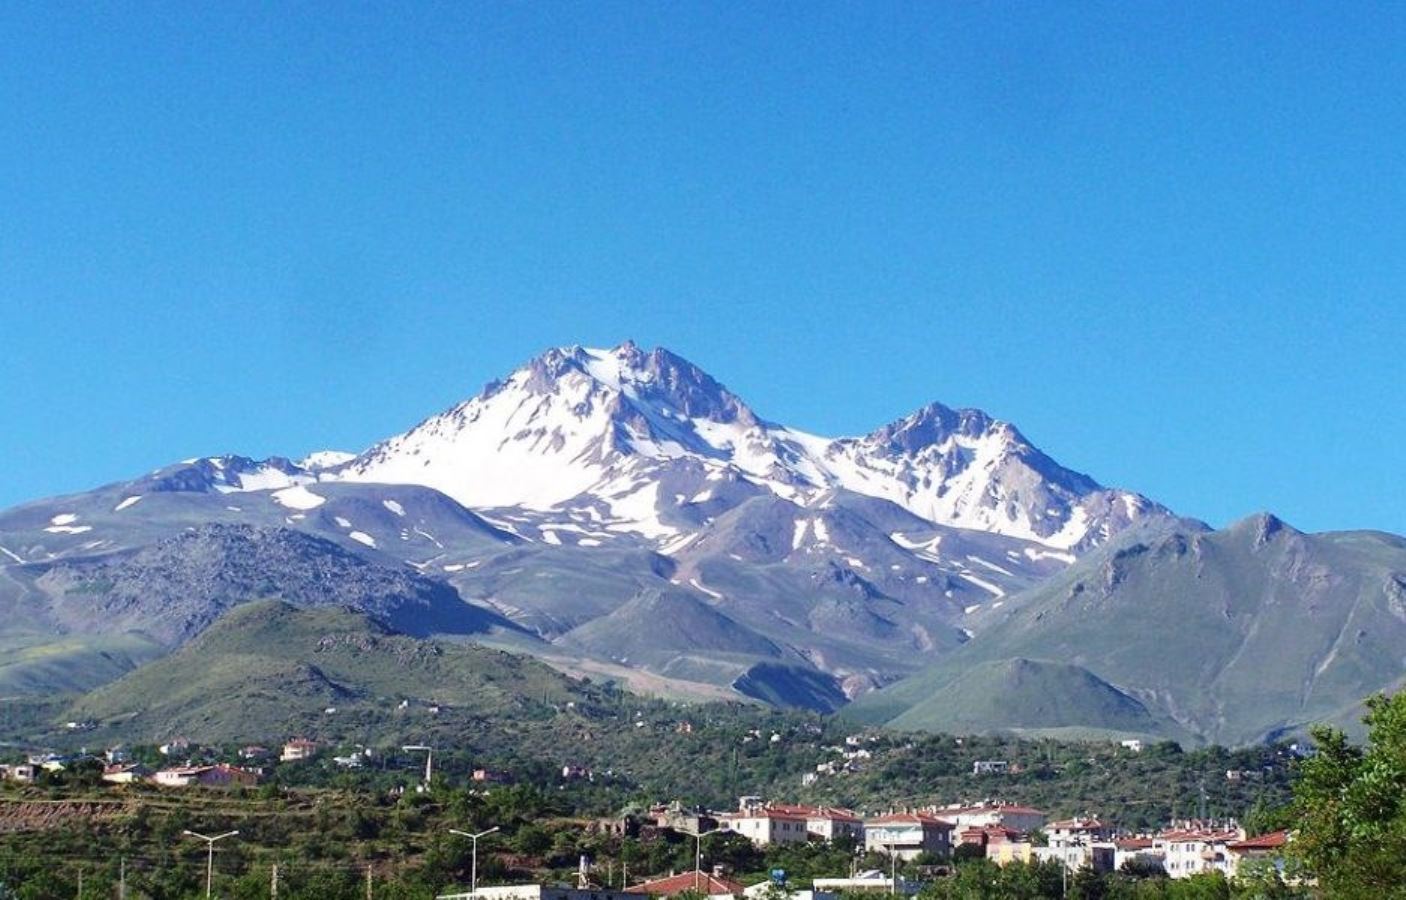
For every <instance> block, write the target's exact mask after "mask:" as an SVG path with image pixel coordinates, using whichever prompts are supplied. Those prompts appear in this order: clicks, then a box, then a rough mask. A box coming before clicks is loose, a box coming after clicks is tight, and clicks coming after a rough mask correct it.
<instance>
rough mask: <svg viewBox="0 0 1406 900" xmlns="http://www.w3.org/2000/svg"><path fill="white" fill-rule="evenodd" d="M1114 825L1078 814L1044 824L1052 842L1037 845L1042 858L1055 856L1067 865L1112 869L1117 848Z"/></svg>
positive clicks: (1037, 852)
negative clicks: (1115, 846)
mask: <svg viewBox="0 0 1406 900" xmlns="http://www.w3.org/2000/svg"><path fill="white" fill-rule="evenodd" d="M1113 831H1114V830H1113V826H1112V825H1108V824H1106V823H1104V822H1100V821H1099V820H1098V819H1093V818H1085V817H1076V818H1073V819H1063V820H1061V821H1058V822H1051V823H1050V824H1049V825H1047V826H1045V836H1046V837H1048V838H1049V845H1048V846H1045V847H1036V848H1035V851H1034V852H1035V857H1036V858H1037V859H1039V860H1041V861H1042V862H1043V861H1047V860H1054V861H1056V862H1059V863H1060V864H1062V865H1063V866H1064V867H1065V868H1066V869H1084V868H1090V869H1093V870H1094V871H1096V872H1110V871H1112V870H1113V859H1114V856H1115V854H1116V851H1115V849H1114V847H1113V844H1112V843H1111V841H1112V840H1113Z"/></svg>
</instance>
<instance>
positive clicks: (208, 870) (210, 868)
mask: <svg viewBox="0 0 1406 900" xmlns="http://www.w3.org/2000/svg"><path fill="white" fill-rule="evenodd" d="M181 833H182V834H185V835H188V836H190V837H193V838H200V839H201V840H202V841H204V842H205V900H210V888H211V885H213V884H214V882H215V842H216V841H222V840H224V839H225V838H227V837H234V836H235V835H236V834H239V831H238V830H235V831H226V832H225V833H224V834H217V835H215V836H214V837H206V836H205V835H203V834H197V833H195V832H194V831H190V830H186V831H183V832H181Z"/></svg>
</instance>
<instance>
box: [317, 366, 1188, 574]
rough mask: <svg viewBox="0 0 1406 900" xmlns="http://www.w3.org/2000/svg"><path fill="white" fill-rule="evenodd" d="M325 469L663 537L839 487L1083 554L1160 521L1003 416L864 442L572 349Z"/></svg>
mask: <svg viewBox="0 0 1406 900" xmlns="http://www.w3.org/2000/svg"><path fill="white" fill-rule="evenodd" d="M327 474H328V475H330V476H333V477H338V478H345V479H350V480H356V481H373V482H385V483H403V484H420V485H425V486H429V487H433V488H436V489H438V490H440V491H443V492H444V493H446V494H448V495H449V496H451V497H453V498H455V499H456V500H458V501H459V502H461V503H463V504H464V505H466V506H469V507H475V508H494V507H524V508H527V509H530V510H534V511H537V512H549V511H559V512H562V513H566V514H570V513H571V512H572V511H573V510H574V511H576V512H582V511H589V515H590V517H591V518H592V519H593V520H597V521H602V522H604V523H606V524H607V526H608V527H611V528H613V529H614V530H616V531H619V530H630V531H634V532H636V533H639V534H643V535H645V536H648V537H651V538H655V539H658V540H661V541H668V540H670V539H671V538H674V537H676V536H677V535H678V534H680V533H682V532H685V531H688V530H689V528H688V527H687V523H688V521H689V518H690V517H689V515H688V514H687V512H686V511H685V510H683V509H682V508H684V507H689V506H695V505H697V504H699V503H703V502H705V501H707V500H709V499H710V498H712V497H713V496H714V494H715V493H716V492H717V490H719V489H721V490H726V491H729V492H731V493H733V494H734V495H736V496H737V497H738V499H741V498H742V497H743V496H746V495H750V494H752V493H755V492H757V491H767V492H770V493H773V494H775V495H777V496H779V497H782V498H784V499H787V500H791V501H794V502H796V503H798V504H801V505H808V504H810V503H813V502H815V501H816V500H817V499H818V498H820V497H823V496H825V495H826V494H827V493H828V492H831V491H833V490H837V489H839V490H845V491H850V492H853V493H856V494H862V495H865V496H869V497H876V498H881V499H885V500H889V501H892V502H893V503H896V504H897V505H899V506H901V507H903V508H904V509H906V510H908V511H909V512H912V513H913V514H915V515H917V516H918V517H920V518H922V519H924V520H926V521H928V522H931V523H932V524H934V525H942V526H951V527H957V528H969V529H975V530H978V531H985V532H990V533H994V534H1000V535H1005V536H1008V537H1015V538H1021V539H1024V540H1030V541H1035V542H1038V543H1042V544H1045V545H1047V546H1049V547H1052V548H1055V549H1057V550H1075V551H1080V550H1083V549H1087V548H1088V547H1091V546H1094V545H1097V544H1099V543H1102V542H1103V541H1104V540H1106V539H1107V538H1108V537H1110V536H1111V535H1113V534H1115V533H1117V532H1118V531H1120V530H1122V529H1123V528H1125V527H1127V526H1128V525H1129V524H1132V523H1134V522H1137V521H1139V520H1142V519H1145V518H1147V517H1149V516H1165V515H1167V514H1168V513H1167V511H1166V510H1165V509H1163V508H1162V507H1160V506H1158V505H1157V504H1155V503H1153V502H1151V501H1149V500H1148V499H1147V498H1145V497H1142V496H1141V495H1138V494H1134V493H1131V492H1127V491H1118V490H1107V489H1104V488H1103V487H1101V486H1100V485H1099V484H1098V483H1097V482H1095V481H1094V480H1093V479H1092V478H1089V477H1088V476H1086V475H1082V474H1080V473H1077V472H1074V471H1071V470H1069V469H1066V468H1064V467H1062V466H1060V465H1059V464H1057V463H1055V462H1054V461H1053V460H1052V459H1050V458H1049V457H1048V456H1046V455H1045V454H1043V453H1041V452H1040V451H1039V450H1038V449H1036V448H1035V447H1034V446H1032V445H1031V444H1030V443H1029V441H1027V440H1026V439H1025V438H1024V436H1023V435H1021V433H1020V432H1019V431H1018V430H1017V429H1016V428H1015V427H1014V426H1013V425H1010V424H1009V423H1006V422H1001V421H999V420H995V419H992V418H991V417H990V416H988V415H986V414H985V413H983V412H981V411H980V410H972V409H964V410H952V409H948V408H947V407H944V406H942V405H940V404H936V403H934V404H932V405H930V406H927V407H924V408H923V409H921V410H919V411H917V412H915V413H913V414H912V415H911V416H908V417H906V418H904V419H901V420H899V421H897V422H894V423H891V424H889V425H886V426H884V427H882V428H880V429H878V430H877V431H874V432H873V433H871V434H868V435H865V436H863V437H854V438H839V439H829V438H823V437H818V436H816V435H813V434H808V433H806V432H803V431H800V430H797V429H793V428H788V427H785V426H782V425H778V424H775V423H772V422H768V421H766V420H764V419H762V418H760V417H759V416H758V415H757V414H756V413H754V412H753V411H752V410H751V408H750V407H748V406H747V404H746V403H744V402H743V401H742V400H741V399H740V398H739V397H737V396H736V395H734V394H733V393H731V392H730V391H729V390H727V388H725V387H723V386H722V385H721V384H719V383H718V382H717V381H716V380H714V379H713V378H712V377H711V376H710V375H708V374H707V373H706V372H703V371H702V370H701V369H699V368H698V367H697V366H695V365H693V364H692V363H690V362H688V361H687V360H684V359H682V358H680V357H678V356H676V355H674V354H673V353H671V352H669V351H668V350H665V349H662V348H657V349H654V350H652V351H648V352H646V351H644V350H642V349H640V348H639V347H637V346H636V345H635V344H633V343H630V342H627V343H624V344H622V345H620V346H619V347H616V348H614V349H613V350H596V349H588V348H583V347H566V348H558V349H553V350H549V351H548V352H547V353H545V354H543V355H542V356H540V357H538V358H537V359H535V360H533V361H532V362H530V363H528V364H527V365H526V366H524V367H522V368H520V369H518V370H517V371H516V372H513V373H512V374H511V375H510V376H508V378H507V379H505V380H503V381H501V382H495V383H493V384H490V385H489V386H488V387H487V388H485V390H484V391H483V392H482V393H480V394H479V395H478V396H476V397H474V398H472V399H471V400H468V401H467V402H465V403H462V404H460V405H458V406H456V407H454V408H453V409H451V410H449V411H447V412H445V413H442V414H440V415H437V416H434V417H432V418H430V419H427V420H426V421H424V422H422V423H420V424H419V425H417V426H415V427H414V428H412V429H411V430H410V431H408V432H406V433H405V434H402V435H398V436H396V437H393V438H390V439H389V440H386V441H383V442H381V443H379V444H377V445H375V446H374V447H372V448H370V449H369V450H367V451H366V452H365V453H362V454H361V455H359V456H357V457H356V458H355V459H353V460H351V461H350V462H348V463H345V464H343V465H339V466H336V467H334V468H332V469H330V470H329V471H328V473H327Z"/></svg>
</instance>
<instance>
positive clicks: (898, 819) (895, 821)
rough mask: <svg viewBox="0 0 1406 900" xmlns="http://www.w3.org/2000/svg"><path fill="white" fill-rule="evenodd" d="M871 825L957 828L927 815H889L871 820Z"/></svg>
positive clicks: (868, 822) (945, 821) (944, 820)
mask: <svg viewBox="0 0 1406 900" xmlns="http://www.w3.org/2000/svg"><path fill="white" fill-rule="evenodd" d="M867 824H870V825H928V826H935V827H938V828H946V829H948V830H951V829H952V828H954V827H956V826H954V825H953V824H952V823H951V822H949V821H947V820H946V819H939V818H938V817H937V816H930V815H928V814H927V813H889V814H888V815H886V816H879V817H878V818H877V819H869V820H868V821H867Z"/></svg>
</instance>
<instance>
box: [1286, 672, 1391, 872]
mask: <svg viewBox="0 0 1406 900" xmlns="http://www.w3.org/2000/svg"><path fill="white" fill-rule="evenodd" d="M1367 707H1368V711H1367V715H1366V717H1365V721H1366V723H1367V728H1368V741H1367V745H1366V746H1365V747H1357V746H1354V745H1352V744H1349V743H1348V740H1347V737H1346V736H1345V735H1344V734H1343V733H1342V732H1341V731H1338V730H1336V729H1333V728H1326V727H1325V728H1316V729H1314V732H1313V737H1314V740H1315V742H1316V743H1317V745H1318V752H1317V753H1316V754H1315V755H1314V756H1313V757H1312V758H1311V759H1308V760H1306V761H1305V762H1304V764H1303V766H1302V775H1301V777H1300V779H1299V781H1298V784H1297V785H1295V787H1294V814H1295V819H1296V820H1297V822H1298V830H1297V832H1296V834H1295V839H1294V840H1293V841H1292V842H1291V844H1290V845H1289V846H1290V849H1291V851H1292V852H1293V854H1294V856H1296V857H1297V858H1298V859H1300V860H1302V861H1303V863H1304V865H1305V867H1306V869H1307V870H1308V871H1309V872H1310V873H1311V874H1313V875H1315V876H1317V878H1318V881H1319V883H1320V884H1321V886H1322V888H1323V890H1324V892H1325V894H1326V895H1327V896H1330V897H1334V898H1342V900H1359V898H1361V900H1368V898H1370V900H1387V898H1402V897H1406V691H1403V692H1400V693H1397V694H1396V695H1395V696H1393V697H1389V698H1388V697H1385V696H1378V697H1374V698H1372V699H1371V700H1369V701H1368V704H1367Z"/></svg>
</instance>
